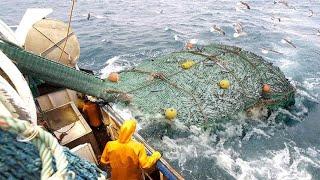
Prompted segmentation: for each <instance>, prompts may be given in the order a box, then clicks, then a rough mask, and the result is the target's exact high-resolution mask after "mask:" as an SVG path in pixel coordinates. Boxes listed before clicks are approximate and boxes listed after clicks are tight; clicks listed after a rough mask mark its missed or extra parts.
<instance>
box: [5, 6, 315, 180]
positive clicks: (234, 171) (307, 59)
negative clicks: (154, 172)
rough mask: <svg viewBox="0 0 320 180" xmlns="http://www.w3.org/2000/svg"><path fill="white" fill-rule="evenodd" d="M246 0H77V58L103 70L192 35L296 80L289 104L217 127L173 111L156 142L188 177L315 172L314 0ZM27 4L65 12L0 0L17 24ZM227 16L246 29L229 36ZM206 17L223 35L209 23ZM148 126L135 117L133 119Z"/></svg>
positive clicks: (178, 45)
mask: <svg viewBox="0 0 320 180" xmlns="http://www.w3.org/2000/svg"><path fill="white" fill-rule="evenodd" d="M245 2H247V3H248V4H249V5H250V7H251V8H250V9H244V8H241V7H240V6H239V5H237V3H238V1H234V0H221V1H218V0H216V1H214V0H197V1H196V0H188V1H187V0H181V1H173V0H158V1H143V0H133V1H129V0H118V1H111V0H110V1H109V0H108V1H107V0H78V2H77V3H76V6H75V10H74V16H73V21H72V27H73V29H74V31H75V32H76V34H77V36H78V38H79V41H80V44H81V56H80V60H79V66H81V67H83V68H87V69H91V70H94V71H95V73H96V74H97V75H100V76H102V77H105V76H106V74H108V72H110V71H115V70H120V69H122V68H125V67H131V66H135V65H136V64H138V63H139V62H141V61H142V60H143V59H147V58H151V57H156V56H160V55H162V54H166V53H169V52H173V51H178V50H181V49H182V48H183V47H184V45H185V43H186V42H188V41H190V40H192V41H195V42H197V44H200V45H206V44H210V43H212V42H214V43H224V44H228V45H236V46H239V47H241V48H244V49H246V50H249V51H252V52H254V53H256V54H258V55H261V56H262V57H264V58H265V59H266V60H267V61H269V62H272V63H273V64H274V65H276V66H278V67H280V69H281V70H282V71H283V72H284V73H285V75H286V76H287V78H289V79H290V81H291V83H292V84H293V85H294V86H295V87H296V89H297V94H296V104H295V105H294V106H293V107H291V108H289V109H279V110H278V111H276V112H273V113H272V114H271V116H270V117H269V118H268V119H267V120H260V119H257V120H252V121H248V120H246V119H244V118H241V117H239V119H237V120H235V121H232V122H228V123H226V124H225V126H224V128H223V129H222V130H220V131H218V132H216V133H209V132H204V131H203V130H201V129H200V128H198V127H195V126H191V127H185V126H184V124H183V123H181V122H179V120H177V121H175V122H174V123H173V125H172V126H171V129H170V131H171V132H172V134H171V135H168V136H165V137H163V138H162V139H161V140H160V142H159V143H158V145H156V146H155V148H156V149H160V150H161V151H162V154H163V155H164V157H165V158H166V159H168V160H169V161H170V162H171V163H172V164H173V165H174V167H175V168H177V169H178V171H179V172H181V174H182V175H183V176H185V177H186V179H279V180H283V179H290V180H291V179H299V180H300V179H320V105H319V102H320V32H318V30H319V31H320V1H319V0H300V1H299V0H292V1H291V0H288V1H287V2H288V6H286V4H285V3H276V4H274V2H273V1H271V0H255V1H253V0H251V1H245ZM31 7H50V8H53V10H54V12H53V13H52V14H51V15H50V16H49V17H52V18H57V19H62V20H64V21H67V19H68V12H69V9H70V7H71V1H62V0H59V1H53V0H50V1H44V0H28V1H25V0H19V1H16V0H13V1H5V0H1V1H0V18H1V19H2V20H3V21H5V22H6V23H7V24H9V25H17V24H18V23H19V21H20V19H21V18H22V16H23V14H24V11H25V10H26V9H27V8H31ZM89 12H90V13H91V18H90V20H87V14H88V13H89ZM278 18H280V21H279V19H278ZM234 23H241V24H242V26H243V30H244V32H245V33H246V35H243V36H240V37H237V38H236V37H234V28H233V24H234ZM213 25H218V26H219V27H221V28H222V29H223V30H224V31H225V34H226V35H225V36H223V35H221V34H219V33H217V32H214V31H212V28H211V27H212V26H213ZM317 33H318V34H317ZM282 39H286V40H289V41H290V42H292V43H293V45H294V46H295V47H293V46H292V45H290V44H288V43H286V41H284V40H282ZM266 49H267V50H268V52H267V50H266ZM273 51H274V52H273ZM124 115H128V113H126V114H124ZM151 126H152V124H148V122H140V128H150V127H151ZM174 132H187V133H186V134H184V135H183V136H178V135H176V134H175V133H174ZM149 141H150V140H149Z"/></svg>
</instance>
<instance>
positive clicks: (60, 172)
mask: <svg viewBox="0 0 320 180" xmlns="http://www.w3.org/2000/svg"><path fill="white" fill-rule="evenodd" d="M0 128H1V129H4V130H8V131H11V132H14V133H18V134H20V135H22V136H24V137H25V140H30V141H31V142H32V143H33V144H34V145H35V146H36V147H37V148H38V150H39V154H40V158H41V161H42V167H43V168H42V171H41V179H48V178H50V177H52V178H60V179H65V178H66V177H67V175H68V174H69V173H70V172H67V166H68V161H67V159H66V156H65V154H64V152H63V148H62V146H60V145H59V144H58V141H57V139H55V138H54V137H53V136H52V135H51V134H50V133H48V132H47V131H45V130H43V129H42V128H40V127H39V126H33V125H31V124H30V123H29V122H27V121H22V120H19V119H15V118H8V117H3V116H0ZM35 132H36V135H34V133H35ZM28 136H29V137H28ZM31 136H33V137H31ZM52 157H54V158H55V161H56V168H57V171H56V172H55V173H53V172H54V171H53V168H52Z"/></svg>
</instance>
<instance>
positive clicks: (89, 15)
mask: <svg viewBox="0 0 320 180" xmlns="http://www.w3.org/2000/svg"><path fill="white" fill-rule="evenodd" d="M90 17H91V14H90V12H89V13H88V16H87V20H88V21H89V20H90Z"/></svg>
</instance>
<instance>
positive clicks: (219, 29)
mask: <svg viewBox="0 0 320 180" xmlns="http://www.w3.org/2000/svg"><path fill="white" fill-rule="evenodd" d="M210 31H211V32H218V33H219V34H222V35H226V33H225V32H224V31H223V30H222V29H221V28H220V27H219V26H217V25H215V24H214V25H213V26H212V27H211V28H210Z"/></svg>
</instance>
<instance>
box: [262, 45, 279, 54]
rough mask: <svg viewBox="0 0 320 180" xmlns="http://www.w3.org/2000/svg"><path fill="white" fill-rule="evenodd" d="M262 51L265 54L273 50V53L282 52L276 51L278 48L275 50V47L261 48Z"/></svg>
mask: <svg viewBox="0 0 320 180" xmlns="http://www.w3.org/2000/svg"><path fill="white" fill-rule="evenodd" d="M261 52H262V53H263V54H268V53H269V52H273V53H276V54H282V53H281V52H279V51H276V50H273V49H269V48H264V47H263V48H261Z"/></svg>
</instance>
